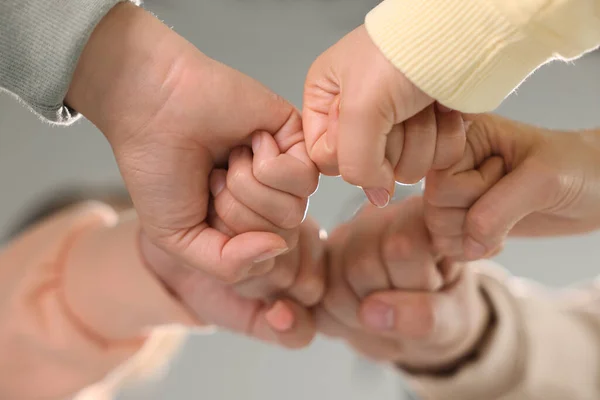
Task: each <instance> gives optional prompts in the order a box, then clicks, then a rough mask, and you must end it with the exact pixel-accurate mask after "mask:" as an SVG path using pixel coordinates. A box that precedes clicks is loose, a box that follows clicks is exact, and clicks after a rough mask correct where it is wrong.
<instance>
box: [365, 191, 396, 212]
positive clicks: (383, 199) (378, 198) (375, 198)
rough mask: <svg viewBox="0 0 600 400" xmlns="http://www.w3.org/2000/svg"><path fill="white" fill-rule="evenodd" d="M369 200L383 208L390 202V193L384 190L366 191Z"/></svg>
mask: <svg viewBox="0 0 600 400" xmlns="http://www.w3.org/2000/svg"><path fill="white" fill-rule="evenodd" d="M364 192H365V194H366V195H367V198H368V199H369V201H370V202H371V204H373V205H374V206H376V207H379V208H383V207H385V206H387V205H388V203H389V202H390V193H389V192H388V191H387V190H385V189H384V188H376V189H364Z"/></svg>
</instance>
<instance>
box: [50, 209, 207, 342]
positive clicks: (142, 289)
mask: <svg viewBox="0 0 600 400" xmlns="http://www.w3.org/2000/svg"><path fill="white" fill-rule="evenodd" d="M139 230H140V227H139V224H138V222H137V220H136V219H135V218H132V219H129V220H122V221H119V222H118V224H116V225H114V226H106V227H102V228H99V229H95V230H93V231H90V232H88V233H86V234H85V235H83V236H81V237H80V238H78V239H77V241H75V242H74V243H73V245H72V248H70V249H69V251H68V254H67V255H66V260H65V267H64V272H63V278H62V280H63V284H62V286H63V287H62V291H63V300H64V305H65V309H66V311H67V312H68V314H69V315H70V316H71V318H72V319H73V320H74V321H75V322H77V324H78V325H79V326H80V327H81V330H82V331H83V332H84V333H86V334H87V336H89V337H90V338H91V339H94V340H95V341H96V342H99V344H101V345H103V346H106V345H108V344H111V345H119V344H121V343H130V342H131V341H132V340H133V341H138V340H139V339H140V338H143V337H144V336H145V335H146V334H147V332H148V329H151V328H153V327H156V326H160V325H169V324H182V325H187V326H189V325H194V324H195V323H196V320H195V319H194V318H193V317H192V316H191V314H190V313H188V311H187V310H186V309H185V308H184V307H183V306H181V304H180V303H179V301H178V300H177V299H175V298H173V296H172V295H171V293H169V292H168V291H167V290H165V288H164V287H163V286H162V284H161V282H158V279H156V277H155V276H154V275H153V274H151V273H150V272H149V271H148V270H147V269H146V266H145V265H144V262H143V260H142V259H141V257H140V254H139V250H138V246H137V243H138V235H139ZM91 255H94V256H93V258H91Z"/></svg>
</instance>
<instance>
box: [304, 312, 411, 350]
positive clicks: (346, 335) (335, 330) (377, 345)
mask: <svg viewBox="0 0 600 400" xmlns="http://www.w3.org/2000/svg"><path fill="white" fill-rule="evenodd" d="M315 321H316V324H317V331H318V332H319V333H321V334H323V335H325V336H328V337H331V338H336V339H343V340H344V341H346V342H347V343H348V344H349V345H350V346H352V347H353V348H354V349H355V350H356V351H358V352H359V353H360V354H362V355H363V356H365V357H367V358H369V359H372V360H376V361H389V360H394V359H396V358H397V357H398V356H399V354H400V353H401V351H402V344H401V343H400V342H399V341H398V340H395V339H393V338H388V337H381V336H379V335H377V336H376V335H373V334H371V333H367V332H364V331H362V330H358V329H353V328H349V327H347V326H345V325H343V324H342V323H340V322H339V321H337V320H336V319H335V318H334V317H332V316H331V315H330V314H328V313H327V311H326V310H324V309H323V308H322V307H318V308H317V309H316V310H315Z"/></svg>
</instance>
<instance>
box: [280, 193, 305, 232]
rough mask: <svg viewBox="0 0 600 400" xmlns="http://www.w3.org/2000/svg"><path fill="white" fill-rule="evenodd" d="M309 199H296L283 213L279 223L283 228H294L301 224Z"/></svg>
mask: <svg viewBox="0 0 600 400" xmlns="http://www.w3.org/2000/svg"><path fill="white" fill-rule="evenodd" d="M307 205H308V199H294V201H293V203H292V204H291V205H290V206H289V207H287V210H286V211H284V212H283V213H282V214H281V215H282V216H281V218H280V219H279V221H277V225H278V226H279V227H280V228H282V229H294V228H297V227H299V226H300V224H301V223H302V221H304V217H305V215H306V209H307Z"/></svg>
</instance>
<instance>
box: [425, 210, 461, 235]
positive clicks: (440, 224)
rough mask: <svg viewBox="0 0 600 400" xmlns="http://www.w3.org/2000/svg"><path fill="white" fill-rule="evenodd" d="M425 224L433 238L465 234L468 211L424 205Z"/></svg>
mask: <svg viewBox="0 0 600 400" xmlns="http://www.w3.org/2000/svg"><path fill="white" fill-rule="evenodd" d="M424 215H425V224H426V225H427V229H429V232H430V233H431V235H432V236H456V235H462V234H463V232H464V231H463V227H464V222H465V218H466V216H467V210H466V209H463V208H450V207H434V206H432V205H431V204H429V203H425V204H424Z"/></svg>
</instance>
